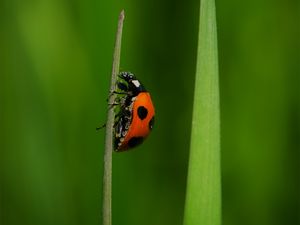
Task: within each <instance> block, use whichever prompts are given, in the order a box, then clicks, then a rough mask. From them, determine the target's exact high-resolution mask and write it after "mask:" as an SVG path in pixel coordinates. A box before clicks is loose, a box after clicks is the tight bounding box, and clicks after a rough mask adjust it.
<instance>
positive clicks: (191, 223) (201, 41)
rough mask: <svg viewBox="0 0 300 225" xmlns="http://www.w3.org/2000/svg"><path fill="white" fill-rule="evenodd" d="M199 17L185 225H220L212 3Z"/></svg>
mask: <svg viewBox="0 0 300 225" xmlns="http://www.w3.org/2000/svg"><path fill="white" fill-rule="evenodd" d="M199 17H200V18H199V21H200V22H199V36H198V51H197V68H196V78H195V91H194V107H193V118H192V133H191V145H190V156H189V168H188V179H187V193H186V202H185V213H184V225H199V224H203V225H220V224H221V174H220V112H219V111H220V107H219V81H218V49H217V30H216V10H215V2H214V0H201V3H200V16H199Z"/></svg>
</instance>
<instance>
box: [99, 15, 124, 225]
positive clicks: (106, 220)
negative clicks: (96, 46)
mask: <svg viewBox="0 0 300 225" xmlns="http://www.w3.org/2000/svg"><path fill="white" fill-rule="evenodd" d="M124 17H125V14H124V10H122V11H121V13H120V16H119V22H118V30H117V34H116V43H115V49H114V58H113V65H112V74H111V83H110V93H112V92H113V91H114V90H115V82H116V78H117V75H118V73H119V67H120V55H121V39H122V30H123V21H124ZM114 101H115V95H112V94H110V95H109V99H108V103H109V104H110V103H113V102H114ZM114 116H115V115H114V109H113V107H108V115H107V122H106V136H105V152H104V170H103V209H102V210H103V211H102V212H103V214H102V216H103V225H111V224H112V223H111V184H112V152H113V136H112V135H113V123H114Z"/></svg>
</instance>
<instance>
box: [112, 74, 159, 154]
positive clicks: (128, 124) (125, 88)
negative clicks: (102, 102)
mask: <svg viewBox="0 0 300 225" xmlns="http://www.w3.org/2000/svg"><path fill="white" fill-rule="evenodd" d="M116 87H117V90H118V91H115V92H114V93H115V94H117V97H116V104H115V105H117V106H119V107H118V110H117V109H116V110H115V111H116V115H115V122H114V149H115V151H117V152H119V151H126V150H128V149H131V148H133V147H135V146H137V145H139V144H141V143H142V142H143V141H144V139H145V138H146V137H147V136H148V135H149V133H150V131H151V130H152V128H153V125H154V115H155V111H154V106H153V103H152V100H151V97H150V94H149V92H147V90H146V89H145V87H144V86H143V85H142V84H141V82H140V81H139V80H138V79H137V78H136V77H135V75H134V74H132V73H130V72H121V73H120V74H119V75H118V80H117V82H116Z"/></svg>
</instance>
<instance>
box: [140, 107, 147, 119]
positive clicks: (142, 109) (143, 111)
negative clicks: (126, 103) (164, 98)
mask: <svg viewBox="0 0 300 225" xmlns="http://www.w3.org/2000/svg"><path fill="white" fill-rule="evenodd" d="M137 113H138V116H139V118H140V119H141V120H143V119H145V118H146V117H147V115H148V110H147V109H146V108H145V107H144V106H140V107H138V109H137Z"/></svg>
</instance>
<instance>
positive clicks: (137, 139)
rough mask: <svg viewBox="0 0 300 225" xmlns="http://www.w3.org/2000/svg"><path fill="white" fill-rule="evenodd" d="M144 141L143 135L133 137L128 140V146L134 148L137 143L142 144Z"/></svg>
mask: <svg viewBox="0 0 300 225" xmlns="http://www.w3.org/2000/svg"><path fill="white" fill-rule="evenodd" d="M143 141H144V138H143V137H132V138H131V139H130V140H129V141H128V146H129V147H130V148H133V147H135V146H137V145H140V144H142V143H143Z"/></svg>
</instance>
